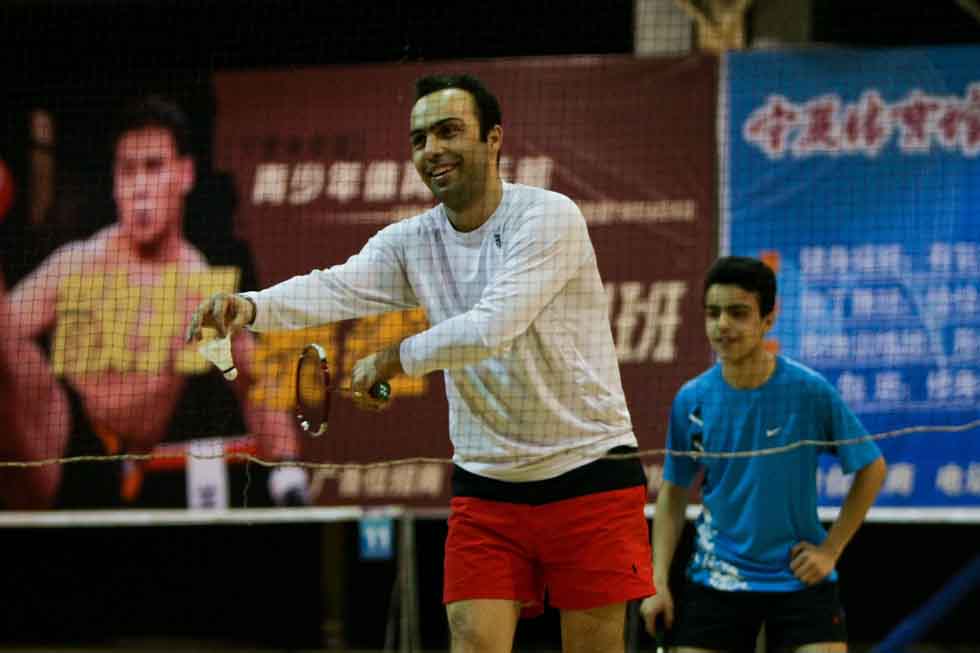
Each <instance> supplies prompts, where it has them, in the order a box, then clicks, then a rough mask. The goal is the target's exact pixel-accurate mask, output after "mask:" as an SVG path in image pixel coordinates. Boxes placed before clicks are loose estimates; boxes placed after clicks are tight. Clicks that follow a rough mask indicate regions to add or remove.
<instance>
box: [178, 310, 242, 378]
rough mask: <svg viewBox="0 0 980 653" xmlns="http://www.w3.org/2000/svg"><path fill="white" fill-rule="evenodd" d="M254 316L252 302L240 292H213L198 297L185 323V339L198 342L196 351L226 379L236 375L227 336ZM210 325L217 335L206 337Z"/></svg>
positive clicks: (240, 328) (231, 334)
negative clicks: (198, 299)
mask: <svg viewBox="0 0 980 653" xmlns="http://www.w3.org/2000/svg"><path fill="white" fill-rule="evenodd" d="M253 320H255V304H253V303H252V302H251V301H249V300H248V299H245V298H244V297H242V296H241V295H236V294H233V293H216V294H214V295H211V296H210V297H208V298H207V299H205V300H204V301H202V302H201V303H200V304H199V305H198V307H197V310H195V311H194V316H193V317H192V318H191V323H190V324H189V325H188V327H187V337H186V339H187V342H188V343H191V342H198V343H200V344H199V345H198V348H197V350H198V352H200V354H201V355H202V356H204V357H205V358H207V359H208V360H209V361H211V362H212V363H213V364H214V366H215V367H217V368H218V369H219V370H221V373H222V374H224V376H225V378H226V379H228V380H229V381H231V380H234V379H235V377H237V376H238V370H237V369H235V362H234V360H233V359H232V356H231V337H232V336H233V335H234V334H235V333H236V332H238V331H241V330H242V329H244V328H245V327H246V326H248V325H249V324H251V323H252V321H253ZM207 329H213V330H214V331H216V332H217V337H212V338H209V337H206V330H207Z"/></svg>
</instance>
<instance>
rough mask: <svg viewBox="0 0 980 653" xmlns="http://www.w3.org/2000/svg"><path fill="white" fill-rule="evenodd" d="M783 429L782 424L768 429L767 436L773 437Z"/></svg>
mask: <svg viewBox="0 0 980 653" xmlns="http://www.w3.org/2000/svg"><path fill="white" fill-rule="evenodd" d="M782 430H783V427H782V426H777V427H776V428H774V429H766V437H767V438H771V437H772V436H774V435H776V434H777V433H779V432H780V431H782Z"/></svg>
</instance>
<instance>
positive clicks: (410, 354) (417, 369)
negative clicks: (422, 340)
mask: <svg viewBox="0 0 980 653" xmlns="http://www.w3.org/2000/svg"><path fill="white" fill-rule="evenodd" d="M416 340H418V334H416V335H414V336H409V337H407V338H405V339H404V340H402V344H401V345H399V347H398V357H399V359H400V362H401V364H402V369H403V370H405V374H407V375H408V376H422V375H423V374H425V371H424V370H422V369H421V365H420V364H419V363H420V361H418V360H417V359H416V355H415V351H416V349H417V347H416V346H415V344H416V342H415V341H416Z"/></svg>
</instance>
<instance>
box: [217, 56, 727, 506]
mask: <svg viewBox="0 0 980 653" xmlns="http://www.w3.org/2000/svg"><path fill="white" fill-rule="evenodd" d="M442 72H468V73H471V74H474V75H476V76H478V77H480V78H481V79H482V80H483V81H484V82H485V83H486V84H487V86H488V87H489V88H490V89H491V90H492V91H493V92H494V93H495V94H496V95H497V96H498V97H499V99H500V102H501V106H502V109H503V116H504V118H503V129H504V147H503V152H502V159H501V170H502V174H503V176H504V178H505V179H507V180H511V181H516V182H520V183H526V184H530V185H535V186H542V187H547V188H551V189H553V190H556V191H559V192H561V193H564V194H566V195H568V196H569V197H571V198H572V199H574V200H575V201H576V202H577V203H578V204H579V206H580V207H581V209H582V211H583V213H584V215H585V217H586V220H587V222H588V224H589V230H590V233H591V236H592V239H593V242H594V245H595V249H596V252H597V255H598V258H599V266H600V271H601V273H602V275H603V280H604V282H605V284H606V287H607V290H608V293H609V297H610V300H611V302H610V305H611V312H612V315H611V317H612V327H613V335H614V338H615V341H616V346H617V352H618V355H619V362H620V365H621V371H622V376H623V382H624V386H625V390H626V394H627V399H628V402H629V406H630V410H631V412H632V416H633V422H634V427H635V431H636V435H637V437H638V438H639V441H640V447H641V449H642V450H648V449H653V448H659V447H662V446H663V443H664V434H665V426H664V425H665V424H666V418H667V412H668V409H669V405H670V401H671V399H672V397H673V394H674V393H675V392H676V390H677V389H678V388H679V387H680V384H681V383H682V382H683V381H684V380H685V379H687V378H689V377H691V376H693V375H694V374H696V373H698V372H699V371H700V370H702V369H703V368H704V367H705V366H706V365H707V364H708V350H707V346H706V344H705V340H704V337H703V335H702V328H703V327H702V324H701V318H700V302H701V289H700V280H701V277H702V275H703V273H704V271H705V270H706V269H707V267H708V265H709V264H710V262H711V260H712V259H713V257H714V253H715V225H714V216H715V214H716V198H715V188H716V183H715V172H714V165H715V163H714V162H715V160H716V159H715V138H714V133H715V97H716V78H717V67H716V62H715V60H714V59H712V58H685V59H658V60H637V59H634V58H631V57H578V58H560V59H559V58H541V59H522V60H498V61H481V62H470V63H460V62H456V63H449V64H442V65H434V64H418V65H414V64H413V65H388V66H360V67H345V68H327V69H309V70H291V71H276V72H245V73H224V74H219V75H218V76H217V78H216V89H217V101H218V116H217V132H216V143H215V148H214V150H215V151H214V154H215V163H216V165H217V167H219V168H220V169H222V170H224V171H227V172H229V173H231V175H232V176H233V177H234V179H235V180H236V184H237V194H238V213H237V218H236V219H237V224H236V230H237V232H238V234H239V236H241V237H242V238H244V239H245V240H246V241H247V242H248V243H249V244H250V246H251V248H252V252H253V255H254V257H255V261H256V266H257V270H258V276H259V283H260V285H262V286H266V285H270V284H272V283H275V282H278V281H281V280H283V279H286V278H288V277H290V276H292V275H295V274H302V273H305V272H308V271H309V270H310V269H312V268H324V267H329V266H330V265H334V264H337V263H340V262H343V261H344V260H346V258H347V257H349V256H350V255H352V254H353V253H355V252H357V251H358V250H359V249H360V247H361V246H362V245H363V244H364V242H366V240H367V239H368V238H369V237H370V236H371V235H372V234H374V233H375V232H376V231H378V230H379V229H380V228H381V227H383V226H384V225H386V224H389V223H391V222H393V221H396V220H399V219H403V218H406V217H410V216H412V215H415V214H417V213H420V212H422V211H423V210H425V209H427V208H428V207H430V206H432V202H433V199H432V196H431V194H430V192H429V190H428V189H427V188H426V187H425V186H424V185H423V184H422V182H421V181H420V180H419V178H418V176H417V173H416V172H415V169H414V167H413V166H412V164H411V161H410V152H409V138H408V131H409V130H408V119H409V112H410V110H411V108H412V105H413V103H414V85H413V84H414V80H415V79H416V78H418V77H420V76H422V75H426V74H431V73H442ZM424 327H425V317H424V315H423V314H422V313H421V312H409V313H404V314H401V313H399V314H392V315H387V316H382V317H380V318H371V319H368V320H361V321H359V322H357V323H352V324H339V325H332V326H329V327H324V328H321V329H316V330H312V331H310V332H304V333H292V334H271V335H269V336H267V337H265V338H264V340H263V343H262V346H261V350H260V352H259V354H258V363H259V369H260V371H261V373H265V374H272V375H276V378H279V379H281V383H280V384H279V385H278V388H277V389H276V390H272V391H270V390H269V389H268V388H266V389H265V390H263V391H262V392H263V393H264V394H262V395H261V396H255V395H254V394H253V399H254V400H256V401H262V402H267V403H268V404H269V405H272V406H278V407H282V406H285V405H288V403H289V401H290V398H291V386H290V382H291V381H290V378H291V377H290V370H291V369H292V364H293V361H294V360H295V358H296V354H297V352H298V351H299V348H300V347H301V346H302V345H303V344H305V343H306V342H319V343H320V344H321V345H323V346H325V347H326V348H327V351H328V352H329V355H330V360H331V364H332V365H333V367H334V369H335V370H336V371H337V372H338V373H340V374H341V375H342V376H344V377H346V376H347V375H349V373H350V369H351V367H352V365H353V364H354V362H355V361H356V360H357V359H358V358H360V357H362V356H364V355H366V354H368V353H371V352H372V351H374V350H375V349H377V348H378V347H380V346H382V345H384V344H387V343H388V342H391V341H394V340H396V339H399V338H401V337H404V336H405V335H409V334H411V333H415V332H417V331H419V330H421V329H422V328H424ZM393 394H394V396H395V397H396V399H395V400H394V403H393V405H392V407H391V408H390V409H389V410H388V411H386V412H384V413H381V414H364V413H359V412H357V411H356V410H355V409H354V408H353V406H351V405H350V404H349V403H348V402H346V401H342V400H336V401H335V402H334V407H333V412H332V413H331V426H330V431H329V433H328V434H327V435H326V436H324V437H323V438H320V439H318V440H315V441H314V440H310V441H308V442H307V448H308V451H307V452H306V453H307V454H308V456H309V457H310V459H311V460H314V461H319V462H325V463H338V464H341V466H339V467H325V468H323V469H320V470H318V471H317V472H316V473H315V475H314V489H315V491H316V496H317V497H318V502H320V503H372V502H378V503H391V502H398V503H415V504H430V503H432V504H437V505H445V502H446V498H447V496H448V489H449V483H448V480H449V469H450V468H449V466H448V465H446V464H444V463H439V462H430V461H427V460H415V461H412V462H405V463H398V464H380V465H358V466H346V465H345V464H347V463H358V464H366V463H391V462H393V461H402V460H405V459H418V458H434V459H443V460H445V459H448V458H449V457H450V456H451V451H450V445H449V438H448V432H447V407H446V399H445V396H444V391H443V386H442V381H441V377H440V376H439V375H430V376H428V377H425V378H424V379H396V380H395V382H394V383H393ZM645 462H646V463H647V468H648V471H649V472H650V476H651V485H652V486H653V487H656V486H657V485H659V473H660V464H661V462H662V457H655V456H652V457H649V458H647V459H645Z"/></svg>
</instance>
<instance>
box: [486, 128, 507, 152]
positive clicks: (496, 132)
mask: <svg viewBox="0 0 980 653" xmlns="http://www.w3.org/2000/svg"><path fill="white" fill-rule="evenodd" d="M503 144H504V128H503V127H501V126H500V125H494V126H493V127H492V128H491V129H490V131H488V132H487V145H489V146H490V152H491V153H492V154H496V153H497V152H499V151H500V148H501V147H502V146H503Z"/></svg>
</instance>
